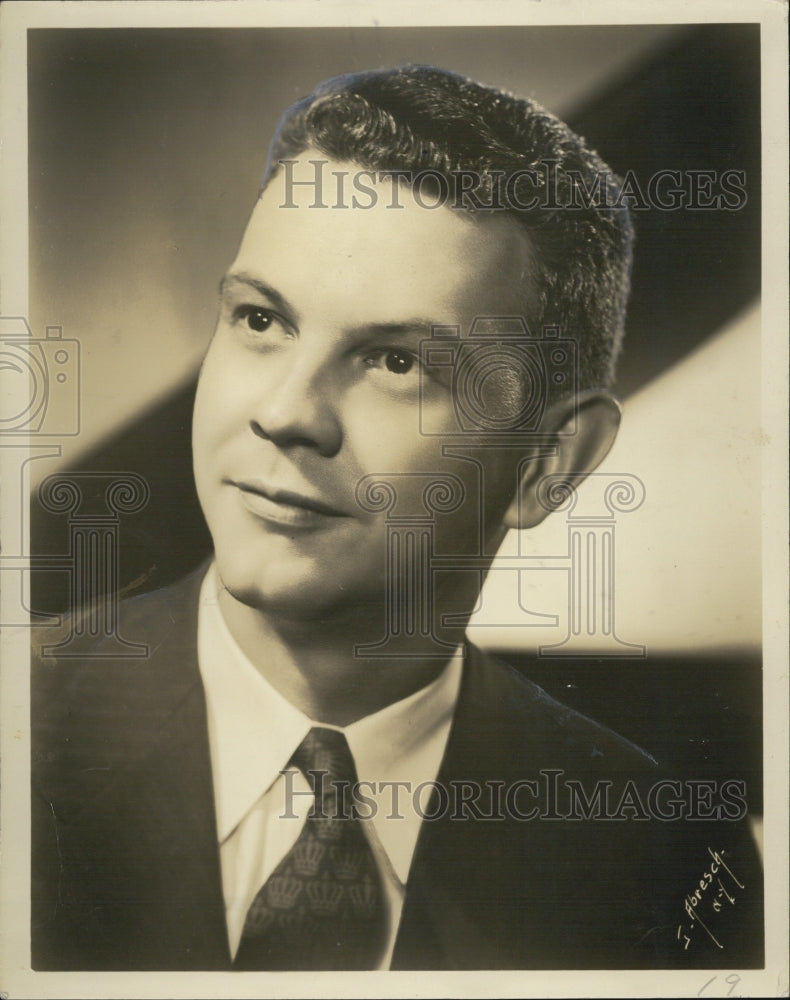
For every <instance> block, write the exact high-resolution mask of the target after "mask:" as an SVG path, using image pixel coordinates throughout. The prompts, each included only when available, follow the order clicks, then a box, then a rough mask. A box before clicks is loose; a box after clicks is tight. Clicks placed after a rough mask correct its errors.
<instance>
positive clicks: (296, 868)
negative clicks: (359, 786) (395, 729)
mask: <svg viewBox="0 0 790 1000" xmlns="http://www.w3.org/2000/svg"><path fill="white" fill-rule="evenodd" d="M291 764H292V765H294V766H295V767H298V768H299V770H300V771H301V772H302V774H304V775H305V777H306V778H307V780H308V781H309V782H310V785H311V786H312V789H313V794H314V795H315V800H314V802H313V807H312V809H311V810H310V813H309V814H308V817H307V820H306V821H305V825H304V827H303V828H302V831H301V833H300V834H299V837H298V839H297V841H296V843H295V844H294V846H293V847H292V848H291V850H290V851H289V852H288V853H287V854H286V856H285V857H284V858H283V860H282V861H281V862H280V864H279V865H278V866H277V868H276V869H275V870H274V872H272V874H271V876H270V877H269V879H268V880H267V881H266V883H265V884H264V885H263V887H262V888H261V890H260V891H259V892H258V895H257V896H256V897H255V899H254V900H253V901H252V903H251V904H250V908H249V910H248V912H247V918H246V920H245V923H244V930H243V932H242V936H241V941H240V943H239V949H238V952H237V953H236V958H235V960H234V963H233V966H234V968H236V969H242V970H252V969H268V970H291V971H300V970H320V969H326V970H343V969H375V968H376V967H377V966H378V963H379V961H380V959H381V954H382V952H383V949H384V943H385V931H386V914H385V909H384V894H383V889H382V885H381V876H380V874H379V871H378V868H377V866H376V862H375V860H374V858H373V853H372V851H371V849H370V845H369V844H368V841H367V838H366V837H365V833H364V831H363V829H362V821H361V820H360V819H359V818H358V816H357V815H356V812H355V810H354V809H353V807H352V806H350V805H347V804H346V801H345V799H346V796H344V794H343V792H344V788H346V787H348V786H349V785H353V784H354V783H355V782H356V780H357V775H356V768H355V767H354V759H353V757H352V756H351V751H350V750H349V747H348V743H347V742H346V738H345V736H344V735H343V733H341V732H338V731H337V730H334V729H322V728H314V729H311V730H310V732H309V733H308V734H307V736H306V737H305V738H304V740H303V741H302V743H301V744H300V745H299V747H298V748H297V750H296V752H295V753H294V755H293V757H292V758H291Z"/></svg>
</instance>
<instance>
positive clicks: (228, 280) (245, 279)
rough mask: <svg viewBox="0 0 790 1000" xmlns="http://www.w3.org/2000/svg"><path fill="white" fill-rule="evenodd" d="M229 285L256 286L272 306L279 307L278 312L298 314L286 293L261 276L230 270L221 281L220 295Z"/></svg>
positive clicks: (292, 316) (286, 314) (291, 315)
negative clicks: (282, 292)
mask: <svg viewBox="0 0 790 1000" xmlns="http://www.w3.org/2000/svg"><path fill="white" fill-rule="evenodd" d="M228 285H249V286H250V288H254V289H255V291H256V292H258V294H259V295H262V296H263V297H264V298H266V299H268V300H269V302H271V304H272V306H273V307H274V308H275V309H277V310H278V312H281V313H283V314H284V315H285V316H286V317H287V318H295V316H296V310H295V309H294V308H293V306H292V305H291V304H290V302H289V301H288V299H286V298H285V296H284V295H281V294H280V293H279V292H278V291H277V289H276V288H272V286H271V285H267V284H266V282H265V281H261V279H260V278H256V277H255V276H254V275H252V274H249V273H248V272H247V271H230V272H228V274H226V275H225V276H224V277H223V278H222V280H221V281H220V283H219V294H220V295H222V294H223V293H224V292H225V290H226V288H227V287H228Z"/></svg>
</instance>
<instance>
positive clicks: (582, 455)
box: [504, 389, 622, 528]
mask: <svg viewBox="0 0 790 1000" xmlns="http://www.w3.org/2000/svg"><path fill="white" fill-rule="evenodd" d="M621 413H622V410H621V408H620V404H619V403H618V401H617V400H616V399H615V398H614V396H612V395H611V393H608V392H604V391H603V390H597V389H595V390H588V391H586V392H582V393H579V394H577V395H576V396H573V397H572V398H569V399H564V400H561V401H560V402H559V403H555V404H554V406H552V407H551V408H550V409H549V410H548V411H547V413H546V415H545V416H544V418H543V423H542V430H543V431H544V433H546V434H547V435H551V436H552V437H553V439H554V444H555V445H556V449H555V450H556V454H554V455H551V456H548V457H545V458H536V459H534V460H532V461H530V462H528V463H527V464H526V466H525V468H524V470H523V472H522V474H521V478H520V480H519V488H518V492H517V494H516V496H515V497H514V499H513V502H512V504H511V505H510V507H509V508H508V509H507V511H506V513H505V518H504V523H505V525H506V527H508V528H534V527H535V526H536V525H538V524H540V522H541V521H542V520H543V519H544V518H545V517H546V515H547V514H548V513H549V509H548V508H547V506H545V499H544V501H543V503H541V502H540V501H539V500H538V487H539V485H540V483H541V481H542V480H543V479H544V478H545V477H546V476H548V475H563V476H567V477H568V481H569V482H570V483H572V484H573V485H574V487H575V486H578V485H579V483H581V482H582V480H583V479H584V478H585V477H586V476H587V475H588V474H589V473H590V472H592V471H593V469H595V468H596V467H597V466H598V465H600V463H601V462H602V461H603V460H604V458H606V456H607V455H608V453H609V449H610V448H611V447H612V445H613V444H614V439H615V438H616V437H617V431H618V429H619V427H620V416H621ZM574 417H575V419H576V431H575V433H571V431H572V430H573V422H574Z"/></svg>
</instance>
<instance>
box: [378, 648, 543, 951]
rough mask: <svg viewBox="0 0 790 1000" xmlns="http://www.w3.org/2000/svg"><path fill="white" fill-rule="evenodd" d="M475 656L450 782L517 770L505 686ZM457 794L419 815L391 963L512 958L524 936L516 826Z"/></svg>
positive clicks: (441, 780) (459, 709) (444, 768)
mask: <svg viewBox="0 0 790 1000" xmlns="http://www.w3.org/2000/svg"><path fill="white" fill-rule="evenodd" d="M478 657H479V654H478V653H477V651H476V650H474V649H473V650H472V651H471V653H470V656H469V660H468V662H467V665H466V668H465V672H464V679H463V682H462V686H461V691H460V694H459V699H458V704H457V706H456V711H455V716H454V720H453V725H452V728H451V731H450V736H449V738H448V742H447V748H446V751H445V755H444V759H443V762H442V765H441V768H440V771H439V775H438V777H437V784H438V785H439V786H440V787H442V788H443V789H447V790H452V789H454V788H457V787H458V785H459V782H472V783H475V784H477V785H478V786H479V787H481V788H486V787H488V786H489V785H490V783H491V782H492V781H499V782H511V781H512V780H515V779H514V777H513V776H514V775H515V774H517V773H518V765H517V763H516V762H515V761H514V747H517V746H518V742H519V741H518V740H516V741H514V739H513V735H514V734H513V733H511V732H509V727H508V716H509V714H510V713H509V706H508V705H507V703H506V702H503V699H504V698H505V697H506V690H505V687H504V686H503V685H498V684H497V683H496V680H495V678H494V679H493V682H492V677H491V676H489V675H488V674H487V672H485V671H484V670H483V669H482V664H481V663H480V662H479V661H478ZM518 735H519V736H522V735H523V728H520V732H519V733H518ZM456 802H457V799H454V798H453V793H452V792H450V799H449V805H448V808H447V809H446V810H445V811H444V813H443V814H442V815H441V816H440V817H439V818H437V819H435V820H425V821H424V822H423V824H422V828H421V830H420V836H419V839H418V842H417V847H416V850H415V855H414V861H413V863H412V869H411V873H410V877H409V882H408V886H407V891H406V900H405V903H404V909H403V915H402V919H401V926H400V930H399V933H398V939H397V942H396V946H395V952H394V954H393V962H392V968H393V969H398V968H402V969H407V968H408V969H419V968H424V969H431V968H434V969H435V968H456V969H464V968H478V969H479V968H486V967H488V968H502V967H507V965H508V962H507V951H508V941H510V940H513V941H514V942H517V943H520V942H521V940H522V935H521V933H520V930H519V926H518V925H519V924H520V923H521V922H523V919H524V909H523V907H521V906H519V905H518V897H519V892H518V886H516V885H514V882H513V879H514V873H513V871H512V870H511V869H510V868H509V867H507V866H508V864H510V863H511V862H512V860H513V858H514V854H515V853H517V849H516V851H515V852H514V849H513V847H512V838H513V834H514V832H515V831H514V830H513V827H512V825H510V826H508V825H507V824H505V823H503V821H500V820H490V821H485V820H484V821H479V820H475V819H472V818H470V817H469V815H468V814H467V813H465V812H464V811H463V810H461V811H460V812H457V811H456ZM479 806H480V808H481V810H482V811H483V812H484V813H485V814H487V815H488V814H490V812H491V804H490V802H489V803H488V804H486V801H485V800H484V798H481V800H480V802H479ZM434 808H436V809H437V810H438V802H437V800H436V798H434V804H433V805H432V806H431V807H430V810H433V809H434ZM430 810H429V811H430ZM503 866H504V867H503Z"/></svg>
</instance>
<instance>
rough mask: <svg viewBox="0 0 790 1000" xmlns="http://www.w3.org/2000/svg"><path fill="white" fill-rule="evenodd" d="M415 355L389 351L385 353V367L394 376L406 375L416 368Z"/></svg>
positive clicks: (393, 350)
mask: <svg viewBox="0 0 790 1000" xmlns="http://www.w3.org/2000/svg"><path fill="white" fill-rule="evenodd" d="M414 360H415V358H414V355H413V354H409V352H408V351H399V350H395V349H392V350H389V351H386V352H385V353H384V365H385V367H386V369H387V371H390V372H392V373H393V375H406V374H408V372H410V371H411V370H412V368H413V367H414Z"/></svg>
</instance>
